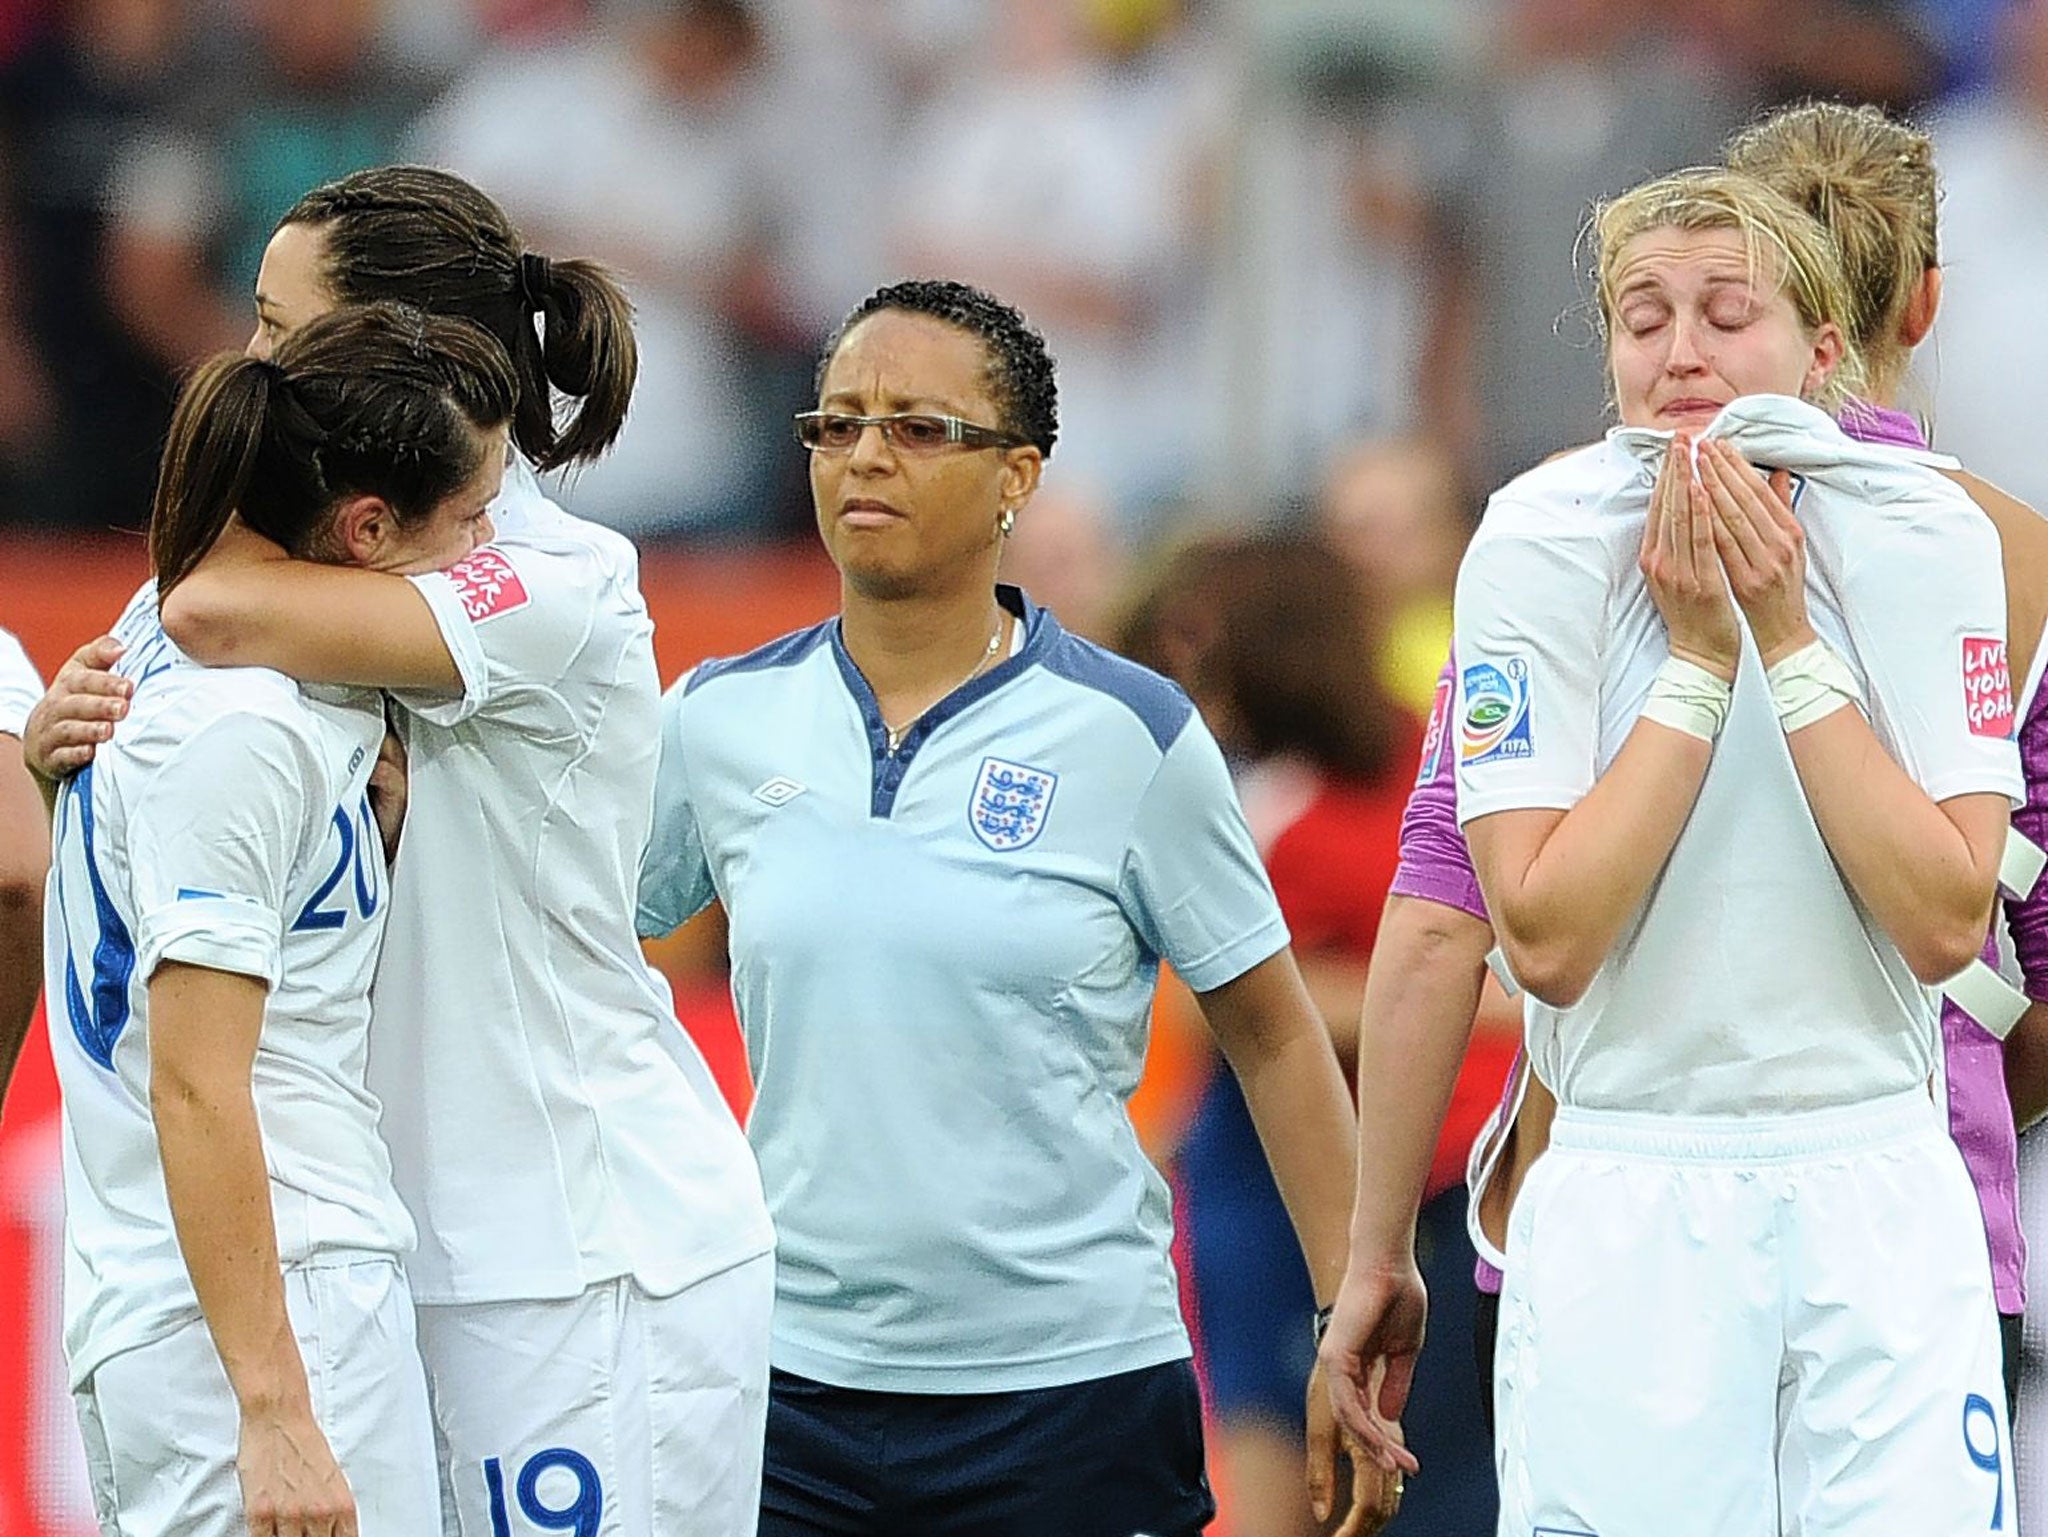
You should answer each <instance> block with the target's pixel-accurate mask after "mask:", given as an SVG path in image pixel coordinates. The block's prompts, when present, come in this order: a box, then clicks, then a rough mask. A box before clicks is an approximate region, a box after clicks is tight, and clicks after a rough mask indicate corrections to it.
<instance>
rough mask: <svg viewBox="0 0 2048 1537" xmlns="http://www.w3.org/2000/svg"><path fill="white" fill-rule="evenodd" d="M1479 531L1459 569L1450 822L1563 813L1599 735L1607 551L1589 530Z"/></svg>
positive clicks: (1588, 769)
mask: <svg viewBox="0 0 2048 1537" xmlns="http://www.w3.org/2000/svg"><path fill="white" fill-rule="evenodd" d="M1522 512H1523V509H1520V508H1517V507H1515V506H1513V505H1512V504H1509V505H1508V506H1506V507H1504V508H1501V509H1499V510H1498V511H1493V512H1489V514H1488V516H1489V517H1490V518H1498V517H1501V516H1502V514H1503V513H1505V514H1506V516H1507V518H1509V519H1510V520H1512V526H1511V527H1509V528H1507V529H1505V530H1502V529H1500V528H1499V527H1498V525H1497V526H1496V530H1494V531H1489V530H1487V529H1486V528H1485V527H1484V526H1483V525H1482V527H1481V530H1480V534H1479V537H1478V538H1476V539H1475V540H1474V541H1473V542H1472V546H1471V548H1470V549H1469V550H1468V551H1467V552H1466V555H1465V560H1464V563H1463V564H1462V565H1461V566H1460V567H1459V569H1458V593H1457V642H1456V649H1455V655H1456V657H1457V661H1458V666H1457V673H1458V688H1457V693H1456V696H1455V698H1454V700H1453V707H1454V716H1453V721H1454V725H1455V729H1452V728H1449V727H1447V728H1446V732H1445V737H1446V740H1445V743H1444V748H1443V750H1444V753H1445V754H1446V755H1447V756H1450V755H1453V754H1455V756H1456V759H1457V767H1456V785H1455V790H1454V795H1455V800H1456V804H1457V818H1458V821H1459V823H1460V825H1462V824H1464V823H1466V822H1470V821H1472V820H1473V819H1474V818H1475V817H1483V816H1488V815H1491V814H1492V813H1494V812H1496V811H1523V810H1530V809H1536V808H1544V809H1549V810H1556V811H1567V810H1570V809H1571V808H1572V807H1573V806H1575V805H1577V804H1578V803H1579V801H1580V799H1581V798H1583V797H1584V795H1585V794H1586V792H1587V791H1588V790H1590V789H1592V788H1593V781H1594V779H1595V777H1596V765H1597V762H1598V750H1599V740H1600V729H1599V728H1600V683H1601V675H1600V669H1601V645H1600V638H1601V630H1602V627H1603V625H1604V624H1605V622H1606V610H1607V593H1608V572H1607V563H1606V556H1605V551H1604V549H1603V548H1602V546H1601V545H1600V544H1599V542H1598V541H1597V540H1595V539H1592V538H1590V537H1585V536H1580V535H1574V534H1569V533H1548V532H1540V531H1536V530H1533V529H1530V528H1529V527H1527V525H1526V524H1525V523H1524V521H1523V519H1522V517H1521V514H1522Z"/></svg>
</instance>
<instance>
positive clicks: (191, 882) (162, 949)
mask: <svg viewBox="0 0 2048 1537" xmlns="http://www.w3.org/2000/svg"><path fill="white" fill-rule="evenodd" d="M319 776H320V768H319V765H318V764H317V763H316V762H315V761H314V756H313V753H312V751H311V749H310V748H309V746H308V745H307V744H306V743H305V742H303V741H302V740H301V739H300V738H299V737H297V736H296V735H294V734H293V732H292V731H291V730H290V729H289V728H288V727H286V726H285V725H284V724H283V723H281V722H279V721H275V720H269V719H266V718H264V717H262V716H258V715H254V714H235V715H228V716H223V717H222V718H220V719H218V720H215V721H212V722H209V723H208V724H207V725H205V726H203V727H201V728H200V730H199V731H198V732H196V733H195V734H194V735H193V736H192V737H191V738H190V739H189V740H188V741H187V742H186V743H185V744H184V745H183V746H182V747H180V748H179V749H178V751H177V752H176V753H175V754H174V755H173V756H172V757H171V758H170V759H169V761H167V762H166V763H165V764H164V766H163V767H162V768H160V769H158V770H157V772H156V773H155V774H154V775H152V776H151V778H150V779H149V781H148V783H147V785H146V787H145V789H144V792H143V793H144V794H145V795H146V796H147V798H148V804H147V805H146V806H145V807H142V808H139V809H138V814H137V815H135V816H133V817H131V819H130V829H131V830H130V833H129V839H128V842H129V848H130V851H131V853H130V862H131V871H130V875H131V879H132V881H133V883H134V889H135V904H136V911H137V914H138V918H137V921H136V932H135V950H136V958H137V963H138V965H139V966H140V968H141V972H142V975H143V976H144V977H148V976H149V975H150V974H152V973H153V972H154V971H155V970H156V968H157V967H158V966H160V965H162V964H163V963H164V962H165V961H180V962H183V963H185V964H186V965H191V966H205V967H207V968H209V969H211V970H214V971H230V972H235V973H237V974H239V975H243V976H251V977H260V978H261V979H262V980H263V982H264V983H265V985H267V986H270V987H275V986H277V982H278V976H279V965H280V956H281V953H282V948H283V941H284V928H285V923H286V921H287V919H286V913H285V909H286V905H287V894H288V888H289V885H290V881H291V877H292V869H293V865H294V863H295V862H296V860H297V859H298V857H299V854H300V851H301V849H302V846H303V845H304V844H305V842H306V836H307V830H306V822H307V806H308V798H307V792H306V787H307V786H308V785H311V784H313V783H316V782H317V781H318V779H319Z"/></svg>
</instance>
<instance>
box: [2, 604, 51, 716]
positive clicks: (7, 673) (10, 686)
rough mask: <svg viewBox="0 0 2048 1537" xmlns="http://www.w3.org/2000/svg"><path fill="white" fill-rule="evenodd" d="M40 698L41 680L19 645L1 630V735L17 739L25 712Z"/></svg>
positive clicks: (41, 690) (33, 706)
mask: <svg viewBox="0 0 2048 1537" xmlns="http://www.w3.org/2000/svg"><path fill="white" fill-rule="evenodd" d="M42 697H43V680H42V679H41V678H39V677H37V676H36V669H35V664H34V663H32V662H30V661H29V659H28V653H27V652H25V651H23V650H22V649H21V642H20V641H18V640H16V639H15V638H14V637H13V636H12V635H9V634H8V633H7V632H6V631H5V630H0V734H4V735H6V736H20V735H21V728H22V726H23V725H24V724H25V723H26V722H27V720H28V712H29V711H30V710H33V709H34V708H35V707H36V701H37V700H39V699H41V698H42Z"/></svg>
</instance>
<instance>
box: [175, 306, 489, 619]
mask: <svg viewBox="0 0 2048 1537" xmlns="http://www.w3.org/2000/svg"><path fill="white" fill-rule="evenodd" d="M518 396H519V385H518V381H517V379H516V378H515V377H514V375H513V371H512V366H511V363H510V362H509V360H507V358H506V357H505V349H504V348H502V347H500V346H499V345H498V343H497V342H496V341H495V340H493V339H492V337H491V336H490V335H489V334H488V333H486V332H485V331H484V330H483V329H482V328H481V327H478V326H476V325H473V324H471V323H470V322H468V321H466V320H455V319H450V318H448V317H445V316H433V315H425V314H422V313H421V312H420V311H418V310H415V309H412V308H410V307H408V306H405V305H399V304H367V305H349V306H344V307H343V308H341V309H338V310H335V311H333V312H332V313H330V314H327V315H323V316H321V317H320V318H319V319H318V320H315V321H312V322H310V323H309V324H307V325H306V326H304V327H302V328H301V329H299V330H297V331H295V332H293V333H292V334H291V335H290V336H288V337H286V338H285V340H284V341H283V343H282V344H280V345H279V347H278V349H277V355H276V357H275V359H274V360H273V361H271V362H267V363H266V362H259V361H257V360H256V359H254V358H248V357H242V356H239V355H223V356H220V357H217V358H214V359H213V360H212V361H211V362H208V363H205V364H202V365H201V366H200V368H199V370H198V371H197V372H196V373H194V374H193V375H192V378H191V379H190V381H189V382H187V384H186V385H185V388H184V390H183V391H182V392H181V393H180V394H179V396H178V405H177V409H176V410H175V411H174V412H173V413H172V417H171V430H170V437H169V440H168V441H167V443H166V444H165V447H164V456H163V463H162V468H161V470H160V472H159V474H158V477H157V488H156V502H155V506H154V507H153V509H152V511H151V515H150V525H149V548H150V559H151V562H152V564H153V565H154V566H155V568H156V578H157V591H158V595H159V597H161V596H162V595H163V594H165V593H168V592H169V591H170V590H171V589H172V588H173V587H175V586H176V585H177V584H178V583H179V582H180V581H182V580H183V579H184V578H185V577H186V576H187V575H189V574H190V573H191V570H192V568H193V567H194V566H195V565H197V564H198V563H199V560H200V559H201V557H203V556H204V555H205V554H206V552H207V551H208V550H209V549H211V548H212V546H213V543H214V541H215V540H216V539H218V538H219V537H220V533H221V530H222V529H224V528H225V527H226V526H227V522H228V518H229V516H230V515H231V514H235V513H239V514H240V515H241V518H242V521H243V522H244V523H246V524H248V525H249V527H250V528H252V529H254V530H255V531H256V532H257V533H259V534H262V535H263V536H264V537H265V538H268V539H271V540H274V541H275V542H276V543H278V544H280V545H282V546H284V548H285V549H287V550H289V551H290V552H291V553H292V554H294V555H298V556H302V557H311V558H316V559H327V558H334V556H335V555H336V553H337V552H336V551H334V550H333V549H332V548H331V546H330V544H329V541H328V537H327V536H328V534H329V532H330V524H331V517H332V514H333V512H334V510H335V508H336V507H337V506H339V505H340V504H341V502H343V501H344V500H346V499H347V498H349V497H352V496H375V497H378V498H380V499H381V500H382V501H384V502H385V503H386V504H387V505H389V506H390V508H391V510H392V512H393V514H394V515H395V516H396V517H397V519H398V521H399V522H400V523H401V524H410V523H417V522H419V521H420V520H421V519H423V518H426V517H427V516H429V515H430V514H431V513H432V512H433V510H434V509H435V508H436V507H437V506H439V505H440V504H441V503H442V502H443V501H445V500H446V499H447V498H448V497H449V496H451V495H453V494H454V493H455V492H456V491H457V490H459V489H461V487H462V486H463V484H464V483H465V482H467V481H469V480H470V479H471V478H473V477H474V476H475V475H476V474H477V472H478V471H479V470H481V469H482V468H483V461H484V455H485V453H486V452H488V451H489V443H488V439H487V438H486V436H485V435H486V434H487V433H489V432H491V431H492V430H493V429H495V428H499V427H503V426H506V425H508V424H509V423H510V422H511V420H512V414H513V407H514V405H515V403H516V402H517V400H518Z"/></svg>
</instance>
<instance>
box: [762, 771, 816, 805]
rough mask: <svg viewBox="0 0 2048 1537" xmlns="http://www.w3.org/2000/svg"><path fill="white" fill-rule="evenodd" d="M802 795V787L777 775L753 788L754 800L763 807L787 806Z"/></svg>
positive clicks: (792, 780)
mask: <svg viewBox="0 0 2048 1537" xmlns="http://www.w3.org/2000/svg"><path fill="white" fill-rule="evenodd" d="M803 793H804V787H803V786H802V785H800V784H798V783H797V782H796V781H795V780H794V779H785V778H783V777H782V775H780V774H777V775H776V776H775V777H774V778H773V779H770V780H766V781H764V782H763V783H761V784H760V785H758V786H756V787H755V790H754V799H755V800H757V801H759V802H760V803H761V804H762V805H764V806H787V805H788V804H789V803H790V802H791V801H793V800H795V799H796V798H797V797H798V796H799V795H801V794H803Z"/></svg>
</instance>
